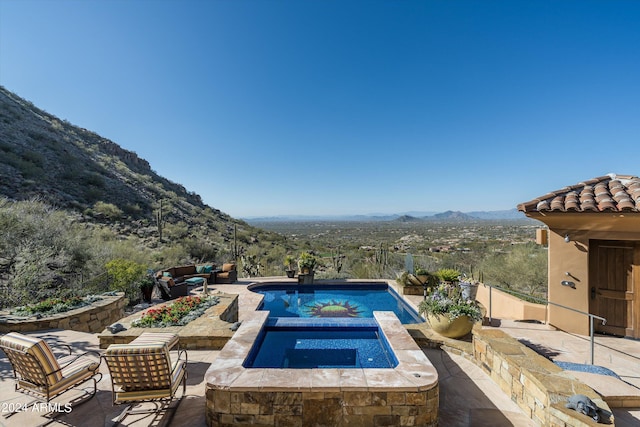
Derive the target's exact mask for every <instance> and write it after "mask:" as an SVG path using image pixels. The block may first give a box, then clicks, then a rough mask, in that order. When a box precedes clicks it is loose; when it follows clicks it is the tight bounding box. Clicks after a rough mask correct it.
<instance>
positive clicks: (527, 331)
mask: <svg viewBox="0 0 640 427" xmlns="http://www.w3.org/2000/svg"><path fill="white" fill-rule="evenodd" d="M261 280H263V279H261ZM274 280H279V281H282V280H287V279H286V278H274ZM249 283H252V282H250V281H247V280H244V281H240V282H236V283H235V284H233V285H217V286H216V290H215V291H218V290H223V291H224V293H226V294H238V295H239V298H238V317H239V320H240V321H242V320H243V319H244V318H245V316H246V315H247V313H249V312H252V311H254V310H255V308H256V307H257V305H258V303H259V301H260V300H261V298H262V296H261V295H258V294H255V293H252V292H250V291H247V289H246V287H247V285H248V284H249ZM215 291H214V292H215ZM195 292H198V290H197V289H196V290H195ZM416 298H418V299H417V300H416V301H417V302H419V297H416ZM409 299H411V298H409ZM416 301H414V305H415V304H416V303H417V302H416ZM225 323H226V322H225ZM225 327H228V323H227V324H226V325H225ZM485 328H490V327H485ZM493 328H495V327H493ZM499 329H500V330H502V331H505V332H507V333H509V334H510V335H511V336H513V337H514V338H516V339H518V340H526V341H528V342H529V344H531V345H537V346H539V347H540V348H543V349H547V350H550V351H551V352H554V353H557V354H556V356H555V357H556V358H558V359H559V360H567V361H576V362H577V363H584V362H585V361H586V360H587V357H588V351H589V343H588V337H582V336H575V335H571V334H566V333H564V332H562V331H556V330H554V329H553V328H550V327H548V326H546V325H533V324H523V323H517V322H509V321H502V323H501V324H500V325H499ZM27 334H30V335H36V336H40V337H43V338H45V339H47V340H49V341H54V342H58V343H60V344H62V343H65V344H70V345H71V346H72V347H73V348H74V351H78V352H81V351H86V350H98V351H100V350H99V347H100V341H99V339H98V334H95V333H85V332H76V331H70V330H40V331H34V332H27ZM461 343H462V344H461V348H459V347H453V346H451V345H449V344H447V343H443V348H444V350H445V351H442V350H440V349H437V348H423V351H424V353H425V354H426V355H427V357H428V358H429V359H430V360H431V362H432V363H433V365H434V366H435V368H436V370H437V371H438V377H439V385H440V409H439V422H440V425H441V426H453V427H456V426H514V425H515V426H533V425H535V423H534V422H533V421H532V420H531V419H529V418H528V417H526V416H525V415H524V414H523V412H522V410H521V409H520V408H519V407H518V406H517V405H516V404H515V403H514V402H513V401H512V400H511V398H510V397H509V396H507V395H506V394H505V393H504V392H503V391H502V390H501V389H500V387H499V386H498V385H497V384H496V383H495V382H494V381H493V380H491V378H490V377H489V376H488V375H487V374H486V373H485V372H484V371H483V370H482V369H481V368H480V367H478V366H477V365H476V364H475V363H473V362H472V361H471V360H470V359H469V358H467V357H465V356H464V354H465V353H466V354H467V356H468V353H467V351H469V349H470V348H471V343H470V342H466V343H465V342H464V341H461ZM465 346H466V347H465ZM218 354H219V351H218V350H189V364H188V373H189V378H188V380H187V393H186V396H185V398H184V399H183V400H182V402H181V403H180V405H179V407H178V409H177V413H176V415H175V416H174V417H173V421H172V422H171V426H175V427H187V426H189V427H191V426H195V427H204V426H205V425H206V422H205V381H204V374H205V372H206V370H207V369H208V368H209V366H210V365H211V364H212V363H215V360H216V358H217V356H218ZM0 356H1V357H0V405H1V404H4V403H6V404H9V403H16V402H18V403H26V402H29V401H30V400H29V399H28V398H27V397H26V396H25V395H23V394H21V393H17V392H15V391H14V388H13V378H12V372H11V366H10V364H9V363H8V360H7V359H6V357H5V356H4V354H0ZM595 357H596V361H595V362H596V364H598V365H601V366H605V367H608V368H610V369H612V370H614V371H615V372H616V373H618V375H619V376H620V378H621V380H622V381H623V383H622V384H625V385H626V386H628V387H631V388H630V389H626V388H625V389H626V390H627V391H626V393H631V392H636V391H637V390H638V389H639V388H638V387H639V384H638V381H640V380H638V379H639V378H640V363H639V362H640V360H639V359H640V341H633V340H626V339H621V338H613V337H602V336H598V337H597V338H596V352H595ZM100 369H101V372H103V373H104V374H105V375H108V371H107V369H106V366H101V367H100ZM592 375H593V374H592ZM577 376H580V377H581V379H582V380H583V381H584V382H585V383H587V384H589V385H590V386H591V387H593V388H594V389H596V390H598V388H597V387H598V384H597V383H598V382H600V383H602V384H603V385H602V387H604V386H605V385H606V384H605V383H607V381H608V379H602V378H596V379H584V377H583V376H582V375H581V374H580V373H578V374H577ZM598 377H602V376H601V375H599V376H598ZM619 385H620V383H618V384H617V385H616V386H613V389H614V390H615V389H616V387H617V386H619ZM601 389H602V388H601ZM62 403H64V402H62ZM146 405H151V404H146ZM0 409H1V408H0ZM123 409H124V408H123V407H114V406H112V403H111V387H110V382H109V380H108V378H105V379H103V380H102V381H101V382H100V383H99V384H98V393H97V396H96V397H94V398H93V399H91V400H90V401H89V402H87V403H85V404H83V405H81V406H78V407H76V408H74V409H73V411H71V413H69V414H62V415H61V416H60V417H59V420H58V421H54V422H52V423H51V424H49V425H52V426H78V427H84V426H89V427H92V426H100V427H101V426H109V425H111V424H112V421H111V420H113V419H115V418H116V417H117V416H118V415H119V414H120V412H121V411H122V410H123ZM613 413H614V415H615V425H616V426H622V427H631V426H637V425H640V408H638V407H620V408H616V407H614V408H613ZM166 419H168V417H167V416H166V413H165V412H159V413H157V414H154V415H146V416H141V415H139V416H136V417H133V416H132V417H129V418H127V419H126V420H125V423H124V424H123V425H125V426H162V425H166V423H165V420H166ZM47 421H49V419H48V418H46V416H45V414H44V413H41V412H38V411H35V412H21V413H19V414H16V415H14V416H12V417H10V418H8V419H4V418H0V426H2V427H4V426H20V427H29V426H35V425H39V424H40V423H44V422H47ZM594 425H595V424H594Z"/></svg>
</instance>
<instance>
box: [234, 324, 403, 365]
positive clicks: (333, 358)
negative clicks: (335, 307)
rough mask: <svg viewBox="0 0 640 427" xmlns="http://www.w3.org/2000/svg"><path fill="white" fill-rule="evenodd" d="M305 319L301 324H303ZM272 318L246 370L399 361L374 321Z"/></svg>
mask: <svg viewBox="0 0 640 427" xmlns="http://www.w3.org/2000/svg"><path fill="white" fill-rule="evenodd" d="M300 320H302V321H300ZM349 323H350V324H349V325H348V327H345V325H347V323H346V322H345V321H344V320H336V319H326V320H321V321H314V320H307V319H289V318H284V319H274V318H269V319H268V320H267V323H266V324H265V327H264V328H263V329H262V331H261V333H260V334H259V335H258V339H257V340H256V342H255V343H254V345H253V347H252V348H251V351H250V352H249V356H248V357H247V359H246V360H245V362H244V366H245V367H247V368H293V369H311V368H394V367H396V366H397V365H398V361H397V359H396V358H395V355H394V354H393V351H391V347H390V346H389V343H388V342H387V340H386V339H385V337H384V334H382V331H381V330H380V328H379V326H378V324H377V323H376V321H375V320H373V319H354V320H351V321H350V322H349Z"/></svg>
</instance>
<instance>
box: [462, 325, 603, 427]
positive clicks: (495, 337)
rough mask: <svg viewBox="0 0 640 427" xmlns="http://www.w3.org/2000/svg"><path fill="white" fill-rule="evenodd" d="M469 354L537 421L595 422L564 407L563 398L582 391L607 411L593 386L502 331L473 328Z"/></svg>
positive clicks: (555, 425)
mask: <svg viewBox="0 0 640 427" xmlns="http://www.w3.org/2000/svg"><path fill="white" fill-rule="evenodd" d="M473 356H474V358H475V360H476V363H477V364H478V365H479V366H480V367H481V368H482V369H483V370H484V371H485V372H486V373H487V374H488V375H489V376H490V377H491V379H492V380H493V381H494V382H495V383H496V384H497V385H498V386H499V387H500V388H501V389H502V391H503V392H504V393H506V395H507V396H509V397H510V398H511V400H512V401H514V402H515V403H516V404H517V405H518V406H519V407H520V408H521V409H522V411H523V412H524V413H525V415H527V416H528V417H529V418H531V419H532V420H533V421H534V422H535V423H536V424H538V425H541V426H551V427H584V426H596V425H597V423H596V422H595V421H593V420H592V419H591V418H589V417H587V416H586V415H582V414H580V413H578V412H576V411H573V410H568V409H566V408H565V407H564V406H565V403H566V401H567V398H568V397H569V396H572V395H574V394H584V395H585V396H588V397H589V398H590V399H591V400H593V402H594V403H596V404H597V405H598V407H600V408H602V409H604V410H606V411H608V412H611V410H610V408H609V406H608V405H607V403H606V402H605V401H604V400H602V398H601V397H600V396H599V395H598V394H597V393H596V392H595V391H594V390H592V389H591V388H590V387H588V386H587V385H585V384H583V383H582V382H580V381H578V380H576V379H575V378H573V377H572V376H571V375H570V374H567V373H566V372H565V371H563V370H562V369H561V368H560V367H559V366H557V365H556V364H554V363H553V362H551V361H550V360H548V359H546V358H544V357H542V356H540V355H539V354H537V353H536V352H534V351H533V350H531V349H530V348H528V347H526V346H525V345H524V344H522V343H520V342H518V341H517V340H515V339H514V338H512V337H510V336H508V335H507V334H506V333H504V332H503V331H500V330H488V329H475V330H474V332H473ZM611 421H613V418H612V419H611Z"/></svg>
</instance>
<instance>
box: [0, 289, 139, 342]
mask: <svg viewBox="0 0 640 427" xmlns="http://www.w3.org/2000/svg"><path fill="white" fill-rule="evenodd" d="M101 298H102V299H101V300H99V301H95V302H93V303H92V304H91V305H88V306H85V307H80V308H77V309H75V310H70V311H66V312H64V313H56V314H54V315H51V316H47V317H42V318H39V319H37V318H35V317H30V318H20V317H15V316H11V315H9V314H6V315H3V316H2V318H1V319H0V333H8V332H30V331H40V330H46V329H68V330H72V331H78V332H89V333H95V332H100V331H102V330H103V329H104V328H105V327H106V326H107V325H110V324H112V323H114V322H117V321H118V320H119V319H121V318H122V317H124V308H125V306H126V305H127V299H126V298H125V296H124V293H118V294H117V295H105V296H102V297H101Z"/></svg>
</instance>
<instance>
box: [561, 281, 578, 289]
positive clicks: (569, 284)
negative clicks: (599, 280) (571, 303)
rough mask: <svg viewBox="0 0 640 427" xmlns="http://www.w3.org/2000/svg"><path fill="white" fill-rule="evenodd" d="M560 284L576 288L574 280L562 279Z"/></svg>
mask: <svg viewBox="0 0 640 427" xmlns="http://www.w3.org/2000/svg"><path fill="white" fill-rule="evenodd" d="M560 284H561V285H562V286H568V287H570V288H573V289H575V288H576V284H575V283H574V282H570V281H568V280H563V281H562V282H560Z"/></svg>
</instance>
